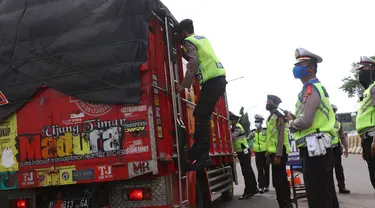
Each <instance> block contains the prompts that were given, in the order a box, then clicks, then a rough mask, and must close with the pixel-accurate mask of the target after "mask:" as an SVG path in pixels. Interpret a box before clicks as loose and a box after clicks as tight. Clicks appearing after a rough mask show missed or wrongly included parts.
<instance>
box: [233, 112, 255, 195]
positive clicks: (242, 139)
mask: <svg viewBox="0 0 375 208" xmlns="http://www.w3.org/2000/svg"><path fill="white" fill-rule="evenodd" d="M229 114H230V115H229V119H230V120H231V122H232V128H231V132H232V141H233V149H234V151H235V152H236V154H237V157H238V160H239V161H240V165H241V170H242V175H243V178H244V180H245V190H244V193H243V194H242V196H241V197H240V198H239V199H240V200H241V199H247V198H249V197H251V196H253V195H255V194H257V193H259V190H258V187H257V182H256V179H255V174H254V171H253V168H252V167H251V154H250V150H249V145H248V143H247V139H246V135H245V130H244V129H243V127H242V126H241V124H240V123H238V119H239V118H240V117H239V116H237V115H235V114H234V113H232V112H230V113H229Z"/></svg>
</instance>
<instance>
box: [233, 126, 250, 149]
mask: <svg viewBox="0 0 375 208" xmlns="http://www.w3.org/2000/svg"><path fill="white" fill-rule="evenodd" d="M235 128H238V129H240V132H241V133H240V135H239V136H238V137H237V138H232V139H233V149H234V151H235V152H242V150H243V149H242V144H243V145H244V146H245V147H246V148H249V144H248V143H247V139H246V134H245V130H244V129H243V127H242V125H241V124H239V123H236V126H235Z"/></svg>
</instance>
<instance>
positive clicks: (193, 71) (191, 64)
mask: <svg viewBox="0 0 375 208" xmlns="http://www.w3.org/2000/svg"><path fill="white" fill-rule="evenodd" d="M184 48H185V50H186V52H185V53H186V56H187V57H188V59H189V60H188V63H187V65H186V68H187V69H186V72H185V77H184V80H182V82H181V85H182V86H183V87H184V88H190V86H191V83H193V80H194V77H195V76H196V75H197V73H198V49H197V47H196V46H195V45H194V44H192V43H191V42H189V41H184Z"/></svg>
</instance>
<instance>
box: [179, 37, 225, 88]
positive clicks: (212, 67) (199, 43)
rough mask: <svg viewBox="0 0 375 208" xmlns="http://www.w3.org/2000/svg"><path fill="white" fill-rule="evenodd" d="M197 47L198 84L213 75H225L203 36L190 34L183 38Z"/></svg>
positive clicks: (213, 76)
mask: <svg viewBox="0 0 375 208" xmlns="http://www.w3.org/2000/svg"><path fill="white" fill-rule="evenodd" d="M184 41H189V42H190V43H192V44H193V45H194V46H195V47H197V49H198V65H199V67H198V73H197V79H198V81H199V84H203V83H205V82H206V81H207V80H210V79H212V78H215V77H219V76H225V69H224V67H223V65H222V64H221V62H220V60H219V59H218V58H217V56H216V54H215V52H214V50H213V48H212V46H211V44H210V42H209V41H208V40H207V39H206V38H205V37H203V36H198V35H191V36H189V37H187V38H185V40H184Z"/></svg>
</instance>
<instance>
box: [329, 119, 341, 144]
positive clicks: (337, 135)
mask: <svg viewBox="0 0 375 208" xmlns="http://www.w3.org/2000/svg"><path fill="white" fill-rule="evenodd" d="M340 126H341V124H340V122H338V121H337V120H336V123H335V133H334V134H333V135H332V136H333V140H332V142H331V144H332V147H336V146H337V145H338V144H339V141H340V140H339V139H340Z"/></svg>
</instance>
